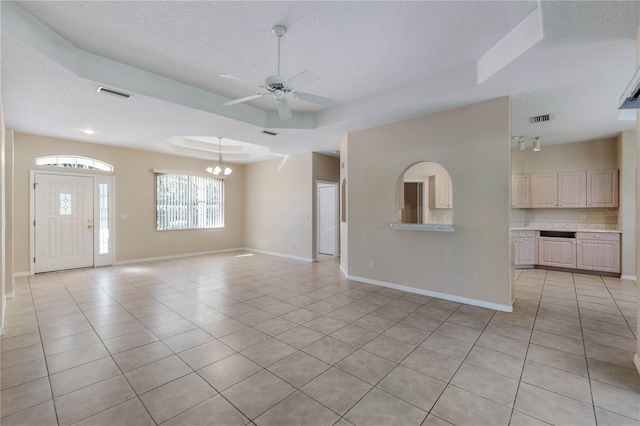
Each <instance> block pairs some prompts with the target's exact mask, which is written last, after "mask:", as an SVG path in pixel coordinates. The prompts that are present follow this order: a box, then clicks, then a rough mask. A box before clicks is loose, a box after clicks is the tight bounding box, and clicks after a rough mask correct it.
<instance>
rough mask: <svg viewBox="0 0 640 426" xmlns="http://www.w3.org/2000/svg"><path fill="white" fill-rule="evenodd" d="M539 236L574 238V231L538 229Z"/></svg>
mask: <svg viewBox="0 0 640 426" xmlns="http://www.w3.org/2000/svg"><path fill="white" fill-rule="evenodd" d="M540 236H541V237H554V238H575V237H576V233H575V232H567V231H540Z"/></svg>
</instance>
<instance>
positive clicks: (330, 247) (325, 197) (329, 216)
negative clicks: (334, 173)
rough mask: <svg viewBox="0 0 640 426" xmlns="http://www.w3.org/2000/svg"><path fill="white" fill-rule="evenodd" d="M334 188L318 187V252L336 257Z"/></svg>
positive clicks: (328, 186)
mask: <svg viewBox="0 0 640 426" xmlns="http://www.w3.org/2000/svg"><path fill="white" fill-rule="evenodd" d="M337 220H338V218H337V210H336V186H335V185H321V186H318V229H319V232H318V234H319V235H318V252H320V253H322V254H330V255H332V256H335V255H336V226H337V224H336V222H337Z"/></svg>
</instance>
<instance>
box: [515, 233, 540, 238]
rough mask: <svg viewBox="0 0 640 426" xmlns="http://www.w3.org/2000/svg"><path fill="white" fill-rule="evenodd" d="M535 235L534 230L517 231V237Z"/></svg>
mask: <svg viewBox="0 0 640 426" xmlns="http://www.w3.org/2000/svg"><path fill="white" fill-rule="evenodd" d="M535 236H536V231H518V237H519V238H525V237H535Z"/></svg>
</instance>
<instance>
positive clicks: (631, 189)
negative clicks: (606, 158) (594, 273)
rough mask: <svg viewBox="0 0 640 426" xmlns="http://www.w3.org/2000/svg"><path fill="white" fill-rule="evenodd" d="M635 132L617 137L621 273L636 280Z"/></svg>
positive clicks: (628, 132) (624, 133)
mask: <svg viewBox="0 0 640 426" xmlns="http://www.w3.org/2000/svg"><path fill="white" fill-rule="evenodd" d="M636 156H637V153H636V132H635V130H630V131H627V132H622V133H621V134H620V136H619V137H618V164H619V167H620V185H619V188H620V207H619V208H618V212H619V215H618V221H619V224H620V228H621V230H622V239H621V246H622V247H621V257H622V259H621V260H622V265H621V268H622V269H621V273H622V276H623V277H626V278H630V279H636V278H635V277H637V275H638V274H637V272H636V215H637V214H638V208H637V205H636V165H637V158H636Z"/></svg>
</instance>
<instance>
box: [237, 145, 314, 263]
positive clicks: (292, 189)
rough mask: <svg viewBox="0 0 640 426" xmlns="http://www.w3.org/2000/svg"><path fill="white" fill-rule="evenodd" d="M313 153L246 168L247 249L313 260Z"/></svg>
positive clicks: (260, 163) (245, 216) (250, 165)
mask: <svg viewBox="0 0 640 426" xmlns="http://www.w3.org/2000/svg"><path fill="white" fill-rule="evenodd" d="M312 170H313V154H312V153H305V154H299V155H291V156H288V157H283V158H282V159H277V160H269V161H262V162H259V163H252V164H249V165H247V166H245V193H244V205H245V211H244V223H245V246H246V247H248V248H251V249H255V250H259V251H264V252H268V253H274V254H279V255H284V256H289V257H292V258H298V259H304V260H311V259H313V257H314V248H313V238H314V237H313V234H314V231H313V227H312V224H313V186H314V185H313V172H312Z"/></svg>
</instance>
